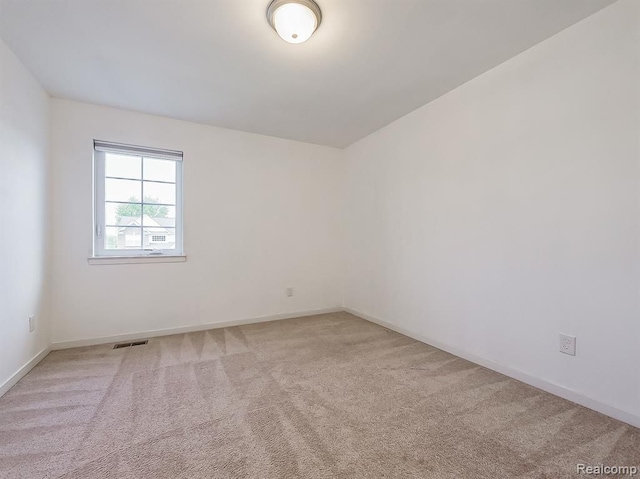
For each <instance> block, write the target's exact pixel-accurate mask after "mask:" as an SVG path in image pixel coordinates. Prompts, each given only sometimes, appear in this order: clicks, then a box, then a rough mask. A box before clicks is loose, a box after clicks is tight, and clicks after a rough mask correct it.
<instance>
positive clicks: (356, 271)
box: [346, 0, 640, 424]
mask: <svg viewBox="0 0 640 479" xmlns="http://www.w3.org/2000/svg"><path fill="white" fill-rule="evenodd" d="M639 17H640V2H637V1H634V0H622V1H620V2H618V3H615V4H613V5H612V6H610V7H608V8H606V9H604V10H602V11H601V12H599V13H597V14H595V15H593V16H591V17H589V18H587V19H585V20H584V21H582V22H580V23H578V24H576V25H574V26H573V27H571V28H569V29H567V30H565V31H563V32H561V33H559V34H557V35H556V36H554V37H551V38H550V39H547V40H546V41H544V42H542V43H541V44H539V45H537V46H535V47H534V48H532V49H530V50H528V51H526V52H524V53H522V54H520V55H519V56H517V57H515V58H513V59H511V60H509V61H507V62H506V63H504V64H502V65H500V66H498V67H496V68H494V69H493V70H491V71H489V72H487V73H485V74H483V75H482V76H480V77H478V78H476V79H474V80H472V81H470V82H469V83H467V84H465V85H463V86H461V87H460V88H458V89H456V90H454V91H452V92H450V93H448V94H446V95H444V96H443V97H441V98H439V99H438V100H436V101H434V102H432V103H430V104H428V105H426V106H424V107H422V108H420V109H419V110H416V111H415V112H413V113H411V114H409V115H407V116H405V117H403V118H402V119H400V120H398V121H396V122H395V123H393V124H391V125H389V126H388V127H385V128H384V129H382V130H380V131H378V132H376V133H374V134H372V135H370V136H369V137H367V138H365V139H363V140H361V141H360V142H358V143H356V144H354V145H352V146H351V147H349V148H348V149H347V152H346V154H347V159H348V181H347V191H348V197H347V202H346V204H347V210H348V211H347V213H346V214H347V224H348V225H349V226H348V237H349V242H348V248H347V254H346V257H347V258H348V279H347V293H346V305H347V306H348V307H350V308H352V309H353V310H355V311H358V312H360V313H364V314H366V315H369V316H371V317H373V318H377V319H378V320H382V321H387V322H389V323H390V324H392V325H393V326H394V327H396V328H400V329H402V330H405V331H408V332H410V333H411V334H413V335H416V336H420V337H424V338H427V339H428V340H429V341H431V342H433V343H436V344H440V345H445V346H446V347H448V348H449V349H452V350H456V351H459V352H461V353H462V354H463V355H466V356H467V357H473V358H479V359H480V360H482V361H483V362H485V363H487V364H494V365H497V366H498V369H502V370H507V371H511V372H521V373H523V374H518V375H519V377H529V378H530V379H531V378H534V379H536V378H537V379H536V380H535V381H534V382H537V383H538V384H545V385H546V386H547V387H549V388H550V389H554V390H555V391H559V390H564V391H565V393H567V394H565V395H567V396H571V397H574V398H582V399H581V401H582V402H583V403H589V404H591V405H593V401H592V400H595V401H597V402H598V403H599V404H600V405H604V406H611V407H613V408H615V409H616V410H617V411H618V412H619V413H621V414H618V416H624V415H627V416H625V417H627V418H629V417H630V416H634V417H635V419H634V421H635V422H636V424H640V369H639V367H638V366H639V365H640V305H639V292H640V290H639V287H640V271H639V268H640V254H639V245H640V237H639V221H640V215H639V213H640V211H639V208H638V200H639V194H640V185H639V176H638V167H639V138H640V136H639V133H640V121H639V115H640V105H639V101H640V90H639V89H640V65H639V59H640V21H639ZM560 332H564V333H567V334H574V335H576V336H577V338H578V341H577V344H578V354H577V356H576V357H570V356H567V355H563V354H560V353H559V352H558V333H560ZM555 386H559V388H558V387H555ZM600 409H603V408H602V407H601V408H600ZM604 409H606V408H604Z"/></svg>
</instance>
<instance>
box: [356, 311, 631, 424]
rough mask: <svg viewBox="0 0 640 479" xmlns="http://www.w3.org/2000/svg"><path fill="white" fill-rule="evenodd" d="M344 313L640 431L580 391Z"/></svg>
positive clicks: (623, 415)
mask: <svg viewBox="0 0 640 479" xmlns="http://www.w3.org/2000/svg"><path fill="white" fill-rule="evenodd" d="M343 309H344V311H346V312H348V313H351V314H353V315H354V316H358V317H359V318H362V319H366V320H367V321H371V322H372V323H376V324H378V325H380V326H383V327H385V328H387V329H390V330H392V331H395V332H397V333H400V334H403V335H405V336H409V337H410V338H413V339H415V340H417V341H420V342H422V343H425V344H428V345H430V346H433V347H435V348H438V349H442V350H443V351H446V352H448V353H451V354H453V355H455V356H458V357H460V358H463V359H466V360H467V361H471V362H472V363H475V364H479V365H480V366H484V367H485V368H488V369H491V370H493V371H496V372H499V373H501V374H504V375H505V376H509V377H511V378H513V379H517V380H518V381H522V382H523V383H526V384H529V385H530V386H533V387H536V388H538V389H542V390H543V391H546V392H548V393H551V394H554V395H556V396H559V397H561V398H563V399H567V400H568V401H571V402H574V403H576V404H580V405H581V406H584V407H586V408H589V409H593V410H594V411H597V412H599V413H602V414H604V415H606V416H610V417H612V418H614V419H618V420H619V421H622V422H625V423H627V424H631V425H632V426H635V427H639V428H640V416H637V415H635V414H632V413H630V412H627V411H624V410H622V409H618V408H616V407H615V406H611V405H610V404H606V403H603V402H600V401H597V400H595V399H592V398H589V397H587V396H584V395H583V394H581V393H579V392H577V391H574V390H572V389H568V388H566V387H565V386H561V385H559V384H555V383H552V382H549V381H546V380H544V379H541V378H538V377H536V376H531V375H530V374H527V373H525V372H523V371H519V370H518V369H514V368H511V367H509V366H505V365H504V364H500V363H497V362H495V361H492V360H490V359H485V358H482V357H480V356H476V355H475V354H470V353H467V352H465V351H462V350H460V349H458V348H456V347H454V346H450V345H448V344H443V343H441V342H439V341H435V340H433V339H431V338H428V337H426V336H423V335H421V334H417V333H414V332H412V331H409V330H407V329H404V328H401V327H399V326H396V325H395V324H392V323H389V322H387V321H384V320H382V319H378V318H375V317H373V316H370V315H368V314H365V313H361V312H359V311H355V310H353V309H351V308H343Z"/></svg>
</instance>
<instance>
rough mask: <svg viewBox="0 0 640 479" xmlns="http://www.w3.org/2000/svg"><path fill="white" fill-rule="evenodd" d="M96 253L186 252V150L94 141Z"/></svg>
mask: <svg viewBox="0 0 640 479" xmlns="http://www.w3.org/2000/svg"><path fill="white" fill-rule="evenodd" d="M94 149H95V151H94V174H95V207H96V211H95V218H96V224H95V234H94V237H95V243H94V255H95V256H137V255H148V254H173V255H176V254H178V255H180V254H182V253H183V252H182V153H181V152H178V151H170V150H159V149H153V148H146V147H138V146H130V145H122V144H117V143H108V142H103V141H97V140H96V141H95V142H94Z"/></svg>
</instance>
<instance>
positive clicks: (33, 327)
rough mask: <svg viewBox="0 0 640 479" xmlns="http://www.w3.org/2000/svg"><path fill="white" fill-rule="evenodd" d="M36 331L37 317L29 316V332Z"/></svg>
mask: <svg viewBox="0 0 640 479" xmlns="http://www.w3.org/2000/svg"><path fill="white" fill-rule="evenodd" d="M35 330H36V317H35V316H29V332H30V333H33V332H34V331H35Z"/></svg>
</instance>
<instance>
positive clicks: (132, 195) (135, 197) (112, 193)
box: [104, 178, 142, 202]
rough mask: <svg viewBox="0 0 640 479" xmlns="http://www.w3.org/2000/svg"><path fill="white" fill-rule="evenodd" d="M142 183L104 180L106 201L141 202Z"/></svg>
mask: <svg viewBox="0 0 640 479" xmlns="http://www.w3.org/2000/svg"><path fill="white" fill-rule="evenodd" d="M141 183H142V182H141V181H135V180H113V179H110V178H107V179H105V180H104V196H105V200H106V201H137V202H139V201H140V192H141Z"/></svg>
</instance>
